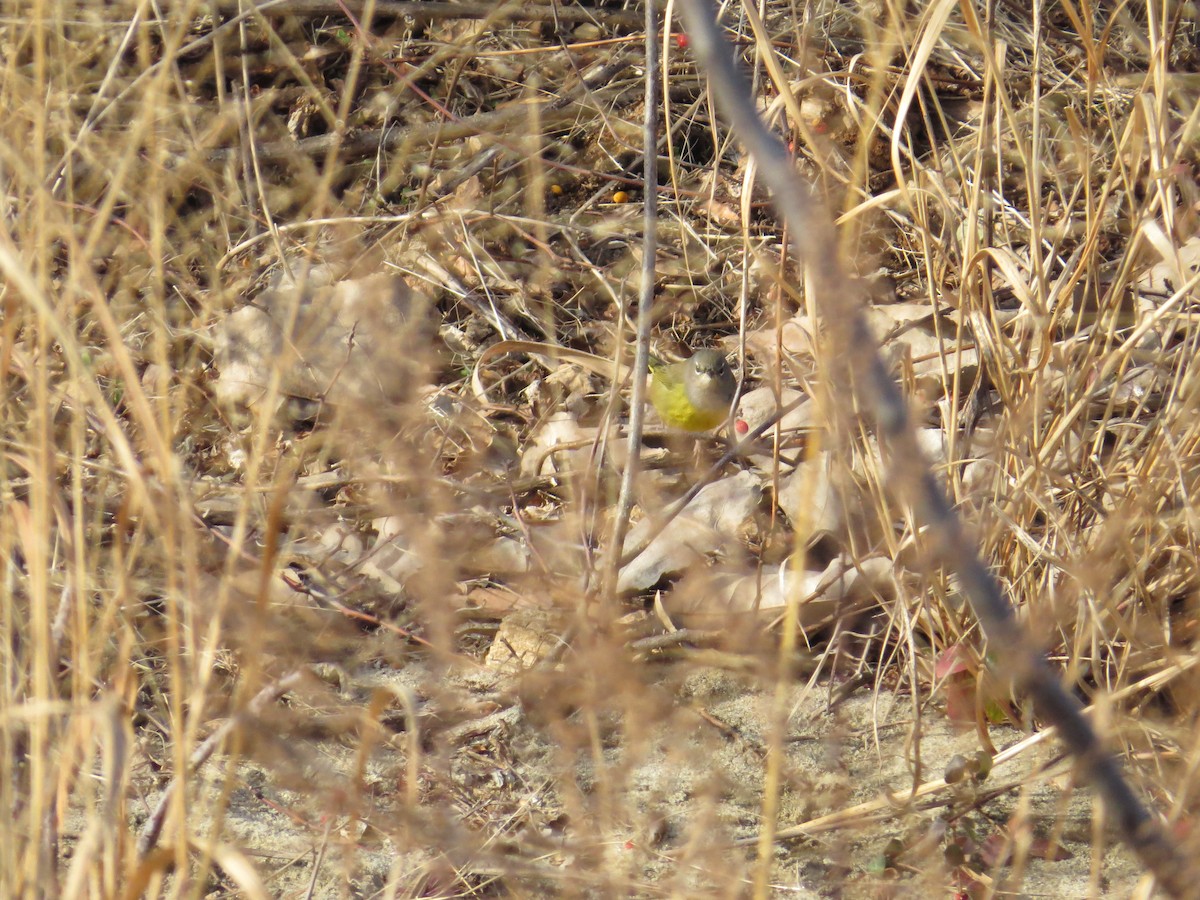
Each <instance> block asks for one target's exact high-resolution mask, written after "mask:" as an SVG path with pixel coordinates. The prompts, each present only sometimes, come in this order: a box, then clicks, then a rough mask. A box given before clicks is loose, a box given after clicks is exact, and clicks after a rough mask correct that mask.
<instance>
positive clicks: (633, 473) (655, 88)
mask: <svg viewBox="0 0 1200 900" xmlns="http://www.w3.org/2000/svg"><path fill="white" fill-rule="evenodd" d="M661 77H662V75H661V68H660V67H659V64H658V8H657V7H656V6H655V5H654V4H653V3H649V2H648V3H646V113H645V116H644V118H643V120H642V138H643V153H644V158H643V160H642V171H643V172H644V181H645V184H644V185H643V188H642V286H641V291H640V293H639V294H638V315H637V347H636V348H635V350H634V357H633V395H632V397H631V398H630V401H629V405H630V409H629V452H628V453H627V454H626V456H625V471H624V472H623V473H622V475H621V493H620V497H619V500H618V502H617V514H616V519H615V521H614V522H613V530H612V541H611V543H610V544H609V549H608V556H607V563H606V566H607V571H606V572H605V574H604V596H605V597H607V598H609V599H612V598H613V597H614V596H615V595H616V592H617V575H618V573H619V572H620V571H621V555H622V553H621V551H622V548H623V547H624V546H625V535H626V533H627V532H628V530H629V514H630V512H631V511H632V510H633V489H634V485H635V483H636V482H637V473H638V464H639V463H640V462H641V449H642V426H643V424H644V423H645V419H646V373H647V371H648V370H649V366H650V329H651V327H652V326H653V324H654V319H653V317H652V316H651V311H652V309H653V306H654V279H655V272H656V268H655V258H656V257H657V255H658V102H659V96H660V91H661V90H662V87H661V84H660V80H661Z"/></svg>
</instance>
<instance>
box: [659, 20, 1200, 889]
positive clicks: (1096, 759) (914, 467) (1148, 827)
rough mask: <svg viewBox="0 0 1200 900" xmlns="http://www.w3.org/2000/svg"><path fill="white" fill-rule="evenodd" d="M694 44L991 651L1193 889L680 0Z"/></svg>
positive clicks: (1120, 811)
mask: <svg viewBox="0 0 1200 900" xmlns="http://www.w3.org/2000/svg"><path fill="white" fill-rule="evenodd" d="M682 8H683V12H684V17H685V20H686V22H687V26H688V34H689V37H690V40H691V46H692V47H693V48H694V51H695V53H696V55H697V58H698V59H699V60H700V62H701V63H702V65H703V66H704V68H705V69H706V71H707V73H708V78H709V84H710V85H711V87H712V90H713V92H714V94H715V95H716V98H717V102H718V104H719V106H720V107H721V109H722V110H723V111H724V113H725V116H726V117H727V119H728V121H729V123H730V125H731V127H732V130H733V132H734V133H735V134H736V135H737V136H738V138H740V140H741V141H742V143H743V144H744V145H745V146H746V149H747V150H748V151H749V153H750V155H751V156H752V157H753V158H754V160H755V162H756V163H757V165H758V168H759V175H760V177H761V178H762V180H763V181H764V182H766V184H767V185H768V186H769V187H770V189H771V191H772V194H773V201H774V203H775V206H776V208H777V209H778V210H779V212H780V215H781V216H782V217H783V219H784V221H785V222H786V224H787V227H788V230H789V232H790V233H791V235H792V240H793V241H794V242H795V247H796V250H797V252H798V253H799V255H800V258H801V259H802V260H803V261H804V263H805V264H806V266H807V267H808V271H809V275H810V278H811V284H812V286H813V290H814V292H815V299H816V304H817V308H818V310H819V311H820V314H821V317H822V319H823V320H824V324H825V325H826V326H827V327H828V329H829V333H830V337H831V340H832V343H833V348H834V353H835V359H839V360H844V364H845V367H844V368H843V369H842V370H841V371H842V374H843V375H845V374H847V373H853V376H854V377H853V378H852V379H850V380H852V381H853V388H854V391H855V394H856V396H857V398H858V399H859V401H860V403H861V405H862V406H863V407H865V408H870V409H872V410H873V412H874V415H875V419H876V421H877V426H878V430H879V433H880V436H881V437H882V438H883V441H884V443H885V444H886V445H887V446H888V448H889V449H890V453H889V456H890V459H889V468H890V475H891V481H892V484H893V485H894V487H895V489H896V491H897V493H898V494H900V495H901V496H902V497H903V498H904V499H906V500H907V501H908V502H909V503H910V504H911V505H912V507H913V512H914V514H915V516H916V518H917V520H918V521H919V522H921V523H922V524H923V525H924V526H925V528H926V533H927V534H928V536H929V537H930V538H931V539H932V541H933V544H934V546H935V547H936V549H937V550H938V551H939V554H940V556H941V558H942V560H943V561H944V563H945V565H946V567H947V568H948V569H950V570H951V571H952V572H954V573H955V574H957V576H958V578H959V581H960V584H961V585H962V590H963V593H964V594H965V595H966V596H967V598H968V600H969V601H970V603H971V607H972V609H973V610H974V612H975V615H976V617H977V618H978V619H979V621H980V624H981V625H982V626H983V630H984V633H985V634H986V635H987V638H988V644H989V647H990V648H991V649H992V650H993V651H994V652H995V654H996V656H997V658H998V659H999V661H1000V664H1001V667H1002V669H1003V670H1004V671H1006V672H1007V673H1008V674H1010V675H1011V676H1012V677H1013V679H1014V681H1015V682H1016V684H1017V685H1018V687H1019V688H1021V689H1023V690H1025V691H1027V692H1028V693H1029V695H1030V696H1031V698H1032V699H1033V703H1034V706H1035V708H1036V710H1037V712H1038V714H1039V715H1040V716H1042V718H1044V719H1045V720H1046V721H1048V722H1050V723H1052V724H1053V725H1055V726H1056V727H1057V729H1058V732H1059V734H1060V736H1061V737H1062V740H1063V742H1064V743H1065V744H1066V745H1067V748H1068V749H1069V750H1070V751H1071V753H1072V754H1073V755H1074V756H1075V758H1076V760H1077V761H1078V762H1079V764H1080V767H1081V768H1082V770H1083V771H1084V773H1085V774H1086V775H1087V777H1088V778H1089V779H1090V780H1091V781H1092V783H1093V784H1094V785H1095V786H1096V788H1097V789H1098V790H1099V792H1100V794H1101V795H1102V796H1103V798H1104V800H1105V803H1106V805H1107V806H1108V807H1109V809H1110V810H1111V812H1112V813H1113V815H1114V817H1115V819H1116V822H1117V825H1118V829H1119V831H1120V833H1121V836H1122V838H1123V840H1124V841H1125V842H1126V843H1127V844H1128V845H1129V846H1130V847H1131V848H1132V849H1133V850H1134V852H1136V853H1137V855H1138V857H1139V858H1140V859H1141V861H1142V863H1143V864H1144V865H1145V866H1146V867H1147V868H1148V869H1149V870H1150V871H1151V872H1153V873H1154V875H1155V877H1156V878H1158V880H1159V882H1160V884H1161V885H1162V887H1163V888H1164V889H1165V890H1167V891H1168V892H1170V893H1171V894H1172V895H1174V896H1177V897H1184V896H1189V897H1190V896H1196V895H1197V891H1198V890H1200V882H1198V881H1197V879H1196V878H1195V877H1194V876H1193V875H1192V874H1191V866H1190V865H1189V863H1188V862H1187V861H1186V860H1185V859H1184V858H1183V857H1182V856H1181V854H1180V853H1179V850H1178V848H1177V847H1176V846H1175V845H1174V843H1173V842H1172V841H1171V840H1170V839H1169V838H1168V837H1167V835H1166V833H1165V831H1164V830H1163V828H1162V826H1161V824H1160V822H1159V821H1158V819H1157V818H1154V817H1152V816H1151V815H1150V813H1149V811H1148V810H1147V808H1146V807H1145V806H1144V805H1143V804H1142V802H1141V800H1140V799H1139V798H1138V797H1137V795H1136V794H1134V792H1133V790H1132V789H1131V788H1130V786H1129V784H1128V783H1127V782H1126V781H1125V779H1124V777H1123V775H1122V773H1121V768H1120V766H1119V765H1118V763H1117V760H1116V759H1115V757H1114V756H1113V755H1112V754H1111V753H1109V752H1108V751H1107V750H1106V749H1105V748H1104V747H1103V746H1102V744H1101V743H1100V740H1099V739H1098V738H1097V736H1096V733H1095V731H1094V730H1093V729H1092V727H1091V725H1090V724H1089V722H1088V720H1087V718H1085V716H1084V714H1083V708H1082V706H1081V705H1080V703H1079V701H1078V700H1076V699H1075V697H1074V696H1072V695H1071V694H1069V693H1068V692H1067V691H1066V690H1065V689H1064V688H1063V687H1062V685H1061V684H1060V683H1059V680H1058V676H1057V674H1056V673H1055V672H1054V670H1053V669H1051V667H1050V665H1049V664H1048V663H1047V661H1046V660H1045V658H1044V657H1043V656H1042V654H1041V653H1040V652H1038V651H1037V649H1036V647H1037V643H1036V642H1035V641H1034V640H1033V639H1032V638H1031V637H1030V636H1029V635H1027V634H1026V633H1025V630H1024V629H1023V628H1022V627H1021V626H1020V624H1019V623H1018V621H1017V619H1016V616H1015V615H1014V614H1013V611H1012V608H1011V607H1010V605H1009V603H1008V601H1007V600H1006V598H1005V596H1004V594H1003V592H1002V591H1001V588H1000V585H999V584H998V583H997V581H996V579H995V578H994V577H993V576H992V575H991V573H990V572H989V571H988V568H987V566H986V565H984V563H983V560H982V559H980V557H979V554H978V552H977V551H976V549H975V547H974V546H973V545H972V542H971V541H970V540H969V539H968V538H967V535H966V532H965V530H964V528H963V526H962V524H961V522H960V521H959V518H958V516H957V514H956V513H955V512H954V509H953V507H951V505H950V502H949V500H948V499H947V498H946V495H945V493H944V492H943V490H942V489H941V487H940V486H939V485H938V483H937V481H936V480H935V479H934V477H933V474H932V472H931V471H930V468H929V466H928V464H927V462H926V461H925V456H924V454H923V452H922V451H921V449H920V446H919V444H918V443H917V436H916V432H915V430H914V428H913V426H912V423H911V421H910V419H909V415H908V407H907V404H906V402H905V399H904V396H903V394H902V393H901V391H900V388H899V387H898V386H897V385H896V383H895V381H893V380H892V378H891V376H890V374H889V373H888V370H887V366H886V364H885V363H884V361H883V358H882V357H881V356H880V354H879V351H878V348H877V345H876V343H875V340H874V338H873V337H872V335H871V332H870V329H869V328H868V326H867V322H866V319H865V317H864V315H863V311H862V310H863V306H864V301H865V297H864V296H863V291H862V288H861V287H860V286H859V285H858V284H857V283H856V282H855V281H853V280H851V279H850V278H848V277H847V275H846V273H845V271H844V269H843V267H842V264H841V260H840V258H839V254H838V245H837V236H836V233H835V231H834V228H833V225H832V220H831V219H830V217H829V215H828V213H827V212H826V211H825V210H824V208H823V204H822V203H821V202H820V200H819V198H818V197H817V195H816V192H815V190H814V189H813V187H812V186H811V185H809V184H808V183H806V182H804V181H802V180H801V179H800V178H799V177H797V175H796V173H795V170H794V169H793V167H792V165H791V162H790V160H789V159H788V155H787V151H786V148H785V147H784V145H783V143H782V142H781V141H780V140H779V138H778V137H777V136H776V135H775V134H773V133H772V132H771V131H770V130H769V129H768V128H767V127H766V125H765V124H764V123H763V122H762V120H761V119H760V118H759V116H758V114H757V113H756V112H755V109H756V107H755V104H754V102H753V98H752V97H751V94H750V88H749V84H748V83H747V81H746V79H745V77H744V76H743V75H742V73H741V72H740V71H739V70H738V68H737V65H736V63H735V62H734V58H733V55H732V52H731V50H730V47H729V44H728V42H727V41H726V40H725V38H724V37H723V36H722V34H721V32H720V29H719V27H718V25H717V22H716V19H715V18H714V16H713V13H712V9H711V6H710V4H708V3H706V2H704V0H683V3H682Z"/></svg>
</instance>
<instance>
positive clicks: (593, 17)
mask: <svg viewBox="0 0 1200 900" xmlns="http://www.w3.org/2000/svg"><path fill="white" fill-rule="evenodd" d="M213 5H214V6H215V7H216V8H217V10H218V11H220V12H221V13H224V14H227V15H228V14H237V13H240V12H241V11H242V10H243V9H244V8H245V6H246V4H245V3H244V2H242V0H216V2H215V3H214V4H213ZM366 6H367V0H283V2H272V3H264V4H263V5H262V6H261V7H260V10H261V12H262V13H263V14H266V15H271V16H320V15H325V16H342V15H345V13H346V10H349V11H350V12H352V13H354V14H355V15H358V14H360V13H361V12H362V10H363V9H365V8H366ZM372 6H373V7H374V10H375V16H376V17H377V18H378V17H379V16H406V17H408V18H410V19H413V20H415V21H420V22H427V21H430V20H432V19H492V20H496V21H501V22H551V21H557V22H599V23H600V24H602V25H620V26H621V27H623V28H636V27H637V26H638V23H639V21H640V20H639V18H638V15H637V13H633V12H626V11H625V10H620V9H589V8H587V7H586V6H568V5H566V4H562V3H554V4H551V3H545V4H542V3H508V4H505V5H502V6H500V8H498V9H497V6H496V4H495V3H444V2H443V3H439V2H435V0H375V2H374V3H373V4H372Z"/></svg>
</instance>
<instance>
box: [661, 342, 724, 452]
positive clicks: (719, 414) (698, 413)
mask: <svg viewBox="0 0 1200 900" xmlns="http://www.w3.org/2000/svg"><path fill="white" fill-rule="evenodd" d="M736 392H737V379H736V378H734V377H733V371H732V370H731V369H730V368H729V363H728V361H727V360H726V359H725V356H724V354H722V353H720V352H719V351H717V350H697V351H696V352H695V353H694V354H693V355H692V356H691V357H690V358H688V359H685V360H682V361H680V362H677V363H670V364H668V363H665V362H663V361H662V360H661V359H656V358H654V357H653V356H652V357H650V402H651V403H652V404H654V408H655V409H656V410H658V415H659V417H660V418H661V419H662V420H663V422H664V423H665V424H666V425H667V426H668V427H669V428H677V429H679V430H681V431H693V432H700V431H709V430H710V429H713V428H716V427H717V426H718V425H720V424H721V423H722V422H724V421H725V420H726V419H727V418H728V417H729V407H730V404H732V403H733V395H734V394H735V393H736Z"/></svg>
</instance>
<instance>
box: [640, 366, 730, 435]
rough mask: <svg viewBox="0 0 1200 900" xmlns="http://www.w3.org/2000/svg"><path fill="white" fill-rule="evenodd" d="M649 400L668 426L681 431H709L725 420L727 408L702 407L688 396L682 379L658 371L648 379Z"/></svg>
mask: <svg viewBox="0 0 1200 900" xmlns="http://www.w3.org/2000/svg"><path fill="white" fill-rule="evenodd" d="M650 402H651V403H652V404H653V405H654V408H655V409H656V410H658V415H659V417H660V418H661V419H662V420H663V423H664V424H666V425H667V426H668V427H669V428H678V429H680V430H681V431H709V430H711V429H713V428H716V427H717V426H718V425H720V424H721V423H722V422H724V421H725V417H726V416H727V415H728V413H729V410H728V408H726V407H721V408H720V409H716V408H708V409H702V408H700V407H698V406H696V405H695V404H693V403H692V401H691V400H690V399H689V398H688V395H687V390H686V388H685V386H684V383H683V382H682V381H678V380H674V379H670V378H663V377H661V376H660V375H659V374H658V373H655V374H654V376H653V377H652V378H651V379H650Z"/></svg>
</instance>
